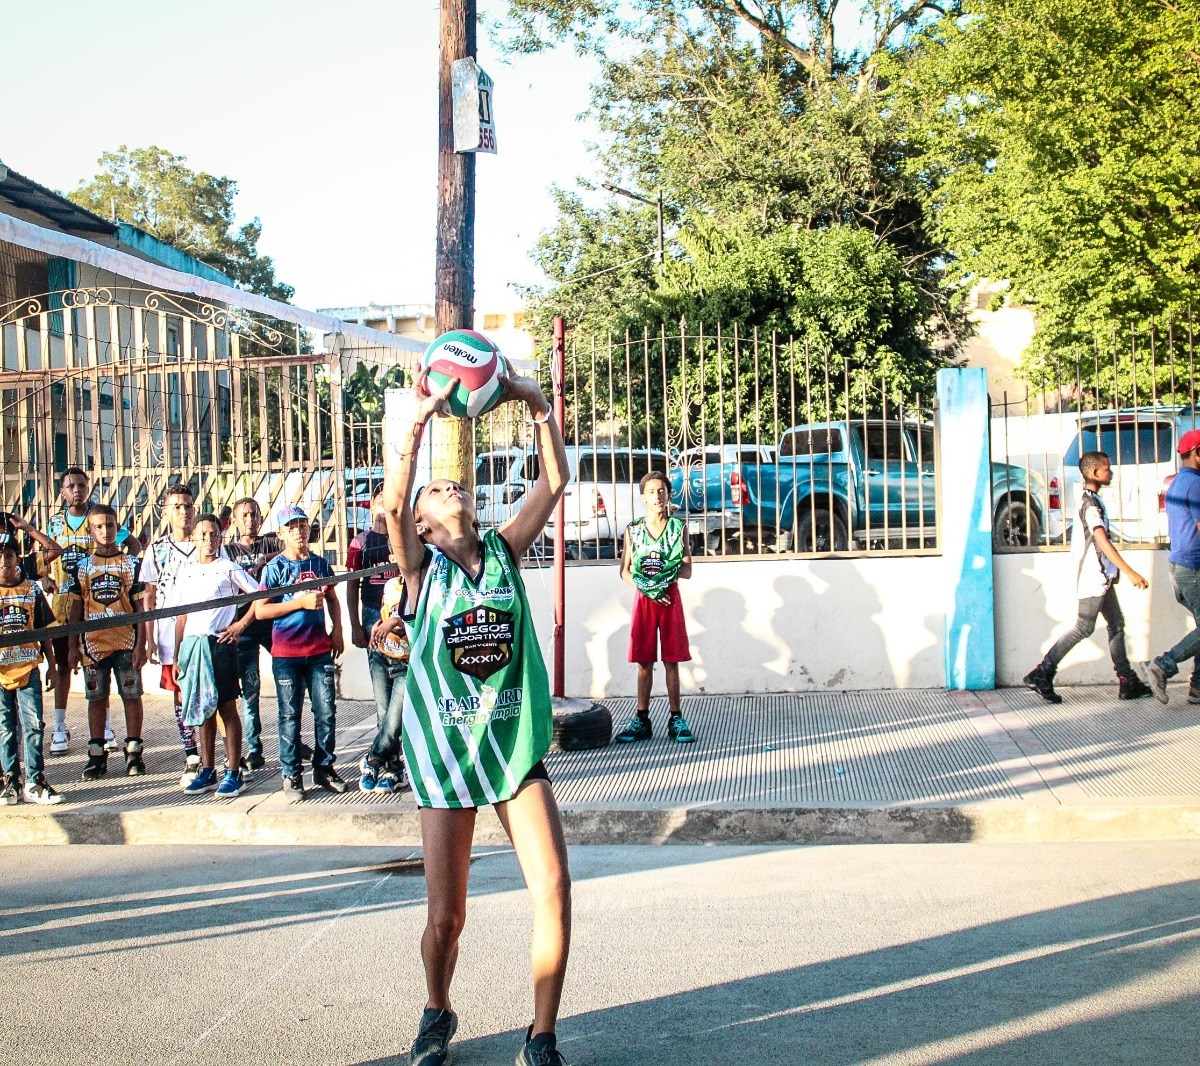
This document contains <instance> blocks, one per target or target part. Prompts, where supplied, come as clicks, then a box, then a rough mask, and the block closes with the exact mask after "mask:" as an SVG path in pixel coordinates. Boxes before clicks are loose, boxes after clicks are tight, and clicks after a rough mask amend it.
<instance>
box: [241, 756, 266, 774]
mask: <svg viewBox="0 0 1200 1066" xmlns="http://www.w3.org/2000/svg"><path fill="white" fill-rule="evenodd" d="M266 765H267V760H266V759H264V758H263V754H262V752H261V751H254V752H251V753H250V754H249V755H247V756H246V757H245V758H244V759H243V760H242V769H243V770H250V771H251V772H253V771H254V770H261V769H262V768H263V767H264V766H266Z"/></svg>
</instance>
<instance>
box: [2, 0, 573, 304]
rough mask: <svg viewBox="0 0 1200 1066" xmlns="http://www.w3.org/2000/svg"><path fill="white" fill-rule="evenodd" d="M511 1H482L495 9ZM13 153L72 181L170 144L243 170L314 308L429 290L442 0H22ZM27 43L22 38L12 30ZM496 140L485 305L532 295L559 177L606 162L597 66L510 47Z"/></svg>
mask: <svg viewBox="0 0 1200 1066" xmlns="http://www.w3.org/2000/svg"><path fill="white" fill-rule="evenodd" d="M499 6H500V5H499V0H480V8H481V10H499ZM4 37H5V42H6V47H5V58H4V68H5V82H6V84H7V85H8V86H9V87H10V90H13V91H10V93H9V99H10V101H11V102H12V103H13V104H15V106H13V107H11V108H9V109H7V110H6V114H5V115H4V118H3V120H2V121H0V159H3V160H4V162H5V163H7V164H8V165H9V166H10V167H12V168H13V169H14V170H16V171H18V172H19V173H21V174H24V175H25V176H27V177H29V178H32V179H33V180H35V181H38V182H41V183H42V184H44V185H49V186H51V187H52V188H56V189H59V190H60V191H64V192H65V191H67V190H69V189H72V188H74V187H75V185H77V184H78V182H79V181H80V180H81V179H85V178H88V177H90V176H92V175H93V174H94V173H95V171H96V159H97V157H98V156H99V155H100V153H101V152H102V151H105V150H106V149H113V148H116V147H117V146H118V145H121V144H127V145H129V146H131V147H134V146H144V145H150V144H157V145H160V146H161V147H163V148H167V149H169V150H171V151H173V152H176V153H178V154H180V155H184V156H187V159H188V162H189V164H190V165H191V166H192V167H193V168H195V169H197V170H207V171H210V172H211V173H214V174H224V175H227V176H229V177H231V178H233V179H235V180H236V181H237V182H238V187H239V190H240V193H239V196H238V199H237V209H238V214H239V219H240V220H245V219H249V218H252V217H254V216H255V215H258V216H259V217H260V218H261V219H262V222H263V227H264V229H263V237H262V240H261V242H260V245H259V247H260V250H261V251H263V252H265V253H266V254H268V255H271V256H273V257H274V258H275V262H276V270H277V273H278V275H279V277H280V278H281V279H282V280H284V281H286V282H288V283H290V284H292V285H294V286H295V287H296V297H295V301H296V303H298V304H299V305H301V306H304V307H308V308H316V307H330V306H340V305H350V304H361V303H366V302H368V301H371V300H374V301H376V302H397V303H428V302H432V299H433V255H434V223H435V212H436V205H435V183H436V167H437V160H436V148H437V44H438V3H437V0H341V2H340V3H329V2H327V0H323V2H319V3H318V2H316V0H236V2H235V0H204V2H197V0H112V2H110V3H108V4H95V3H93V2H84V0H55V2H54V3H45V2H43V3H20V4H10V5H6V11H5V14H4ZM16 42H21V47H15V46H14V45H15V43H16ZM479 44H480V64H481V65H482V66H483V67H484V68H485V69H486V70H487V72H488V73H489V74H490V75H491V76H492V78H493V79H494V80H495V82H496V90H495V113H496V123H497V134H498V141H499V149H500V151H499V154H498V155H496V156H481V157H480V159H479V163H478V178H477V219H476V294H477V295H476V304H477V306H478V307H479V308H480V309H488V308H497V307H500V306H516V297H515V296H514V295H512V294H511V290H510V289H509V287H508V286H509V283H510V282H531V281H537V280H539V274H538V272H537V270H536V268H535V267H534V266H533V265H532V264H531V262H530V261H529V258H528V250H529V248H530V247H531V245H532V243H533V241H534V240H535V239H536V237H537V235H538V233H539V232H540V231H541V230H543V229H546V228H548V227H549V226H550V225H551V224H552V223H553V219H554V213H553V209H552V207H551V204H550V197H549V188H550V186H551V184H552V183H558V184H562V185H569V184H571V183H572V182H573V179H574V177H575V176H576V175H577V174H584V173H592V171H593V168H594V163H593V162H592V159H591V157H589V156H588V155H587V153H586V150H585V144H586V142H587V141H588V140H589V139H592V138H594V133H593V132H592V131H591V130H590V129H589V127H587V126H586V125H582V124H580V123H579V122H578V121H577V116H578V114H579V113H580V112H581V111H582V110H583V109H584V108H585V107H586V106H587V102H588V95H587V83H588V81H589V80H590V77H591V69H590V68H589V67H588V66H587V65H586V64H583V63H581V62H580V61H579V60H577V59H575V58H574V57H573V56H572V55H571V54H569V52H567V51H566V50H561V51H560V52H558V53H556V54H554V55H550V56H542V57H535V58H532V59H520V60H518V61H516V62H515V63H514V64H512V65H507V64H505V63H503V62H502V61H501V60H500V58H499V57H498V56H497V55H496V53H495V50H494V49H493V48H492V45H491V42H490V41H488V40H487V39H486V35H485V34H483V33H481V34H480V42H479Z"/></svg>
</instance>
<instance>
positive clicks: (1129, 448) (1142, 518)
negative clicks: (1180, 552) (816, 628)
mask: <svg viewBox="0 0 1200 1066" xmlns="http://www.w3.org/2000/svg"><path fill="white" fill-rule="evenodd" d="M1196 424H1197V416H1196V413H1195V412H1194V411H1193V409H1192V408H1190V407H1187V408H1174V407H1158V408H1136V409H1132V408H1131V409H1129V410H1123V411H1098V412H1095V413H1091V412H1084V413H1083V414H1082V415H1080V416H1079V425H1078V428H1077V430H1076V432H1075V433H1074V434H1073V436H1072V438H1071V440H1070V442H1069V443H1068V444H1067V447H1066V449H1065V450H1064V452H1063V482H1062V483H1063V498H1062V499H1061V500H1060V501H1059V502H1060V505H1065V513H1064V515H1063V524H1064V525H1065V527H1066V528H1068V529H1069V528H1070V526H1071V525H1072V524H1073V522H1074V518H1075V511H1076V510H1077V509H1078V506H1079V505H1078V500H1079V498H1080V492H1081V491H1082V483H1083V476H1082V475H1081V474H1080V473H1079V465H1078V464H1079V457H1080V456H1081V455H1082V454H1083V453H1084V452H1090V451H1100V452H1104V453H1105V454H1106V455H1108V457H1109V458H1110V459H1111V460H1112V471H1113V480H1112V484H1111V485H1110V486H1109V487H1108V488H1107V489H1105V490H1104V499H1105V501H1106V503H1107V506H1108V517H1109V527H1110V532H1111V535H1112V538H1113V540H1120V541H1125V542H1126V543H1133V544H1165V543H1166V542H1167V541H1168V540H1169V535H1168V532H1167V516H1166V509H1165V502H1164V501H1165V495H1166V489H1167V486H1168V485H1169V484H1170V483H1171V481H1172V479H1173V478H1174V477H1175V473H1176V471H1177V470H1178V469H1179V454H1178V452H1177V451H1176V445H1177V444H1178V443H1179V438H1180V437H1181V436H1182V435H1183V434H1184V433H1186V432H1187V431H1188V430H1189V429H1194V428H1196ZM1053 505H1054V498H1053V496H1052V498H1051V506H1053Z"/></svg>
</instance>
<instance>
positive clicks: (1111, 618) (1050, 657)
mask: <svg viewBox="0 0 1200 1066" xmlns="http://www.w3.org/2000/svg"><path fill="white" fill-rule="evenodd" d="M1100 615H1103V616H1104V624H1105V625H1107V626H1108V657H1109V658H1110V659H1112V664H1113V669H1114V670H1116V672H1117V677H1130V676H1132V673H1133V672H1132V671H1131V670H1130V668H1129V653H1128V652H1127V651H1126V650H1125V615H1124V614H1122V613H1121V604H1120V603H1119V602H1118V601H1117V590H1116V588H1115V587H1114V586H1112V585H1109V587H1108V588H1107V589H1106V590H1105V592H1104V595H1103V596H1090V597H1088V598H1087V599H1082V600H1080V601H1079V617H1078V618H1077V619H1076V620H1075V624H1074V625H1073V626H1072V627H1071V628H1070V629H1068V630H1067V631H1066V632H1065V633H1064V634H1063V635H1062V636H1061V637H1059V638H1058V640H1056V641H1055V642H1054V647H1052V648H1051V649H1050V650H1049V651H1048V652H1046V657H1045V658H1044V659H1043V660H1042V663H1041V665H1042V667H1043V668H1044V669H1045V671H1046V673H1048V674H1049V675H1050V676H1051V677H1053V676H1054V672H1055V671H1056V670H1057V669H1058V664H1059V663H1060V662H1061V661H1062V659H1063V658H1064V656H1066V654H1067V652H1069V651H1070V650H1071V649H1072V648H1073V647H1075V645H1076V644H1078V643H1079V642H1080V641H1081V640H1087V638H1088V637H1090V636H1091V635H1092V634H1093V633H1094V632H1095V631H1096V619H1097V618H1098V617H1099V616H1100Z"/></svg>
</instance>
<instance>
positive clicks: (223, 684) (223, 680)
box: [208, 637, 242, 703]
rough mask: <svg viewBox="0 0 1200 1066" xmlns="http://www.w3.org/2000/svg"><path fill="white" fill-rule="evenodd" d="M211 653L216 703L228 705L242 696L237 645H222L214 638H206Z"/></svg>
mask: <svg viewBox="0 0 1200 1066" xmlns="http://www.w3.org/2000/svg"><path fill="white" fill-rule="evenodd" d="M208 646H209V649H210V650H211V651H212V665H213V680H214V681H216V683H217V702H218V703H228V702H229V701H230V700H236V699H237V698H238V697H239V696H240V695H241V694H242V681H241V676H242V674H241V670H239V669H238V657H237V645H236V644H222V643H221V642H220V641H219V640H217V638H216V637H209V638H208Z"/></svg>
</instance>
